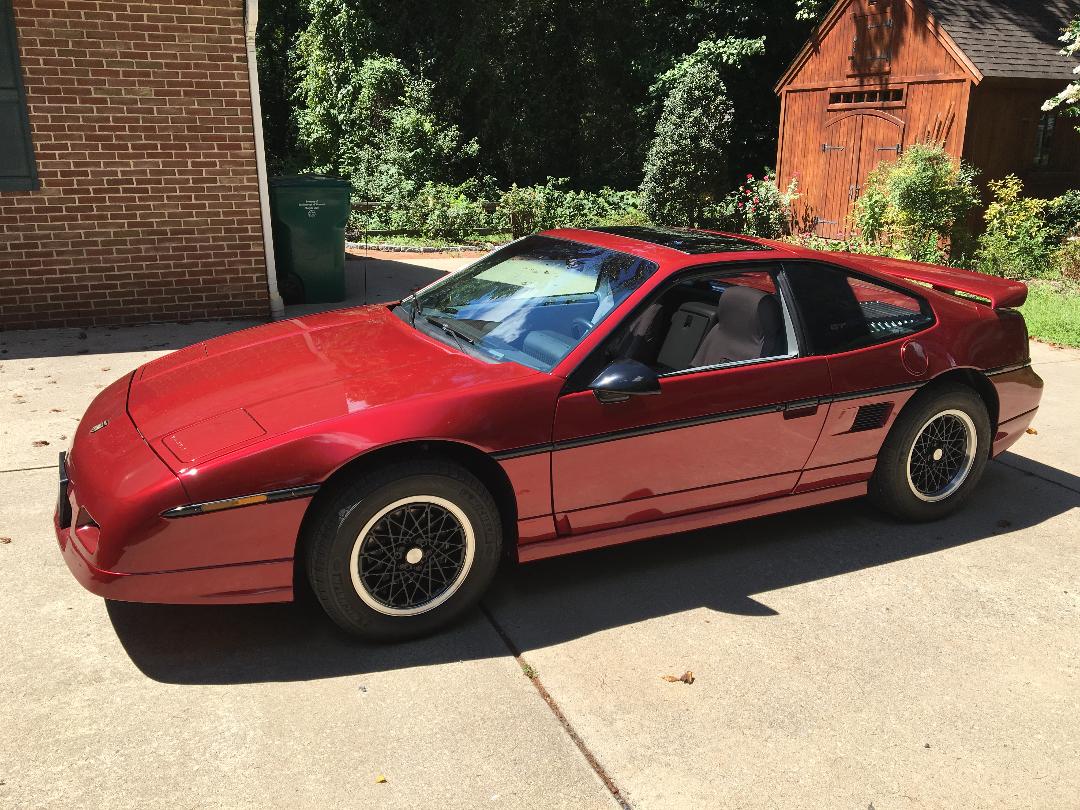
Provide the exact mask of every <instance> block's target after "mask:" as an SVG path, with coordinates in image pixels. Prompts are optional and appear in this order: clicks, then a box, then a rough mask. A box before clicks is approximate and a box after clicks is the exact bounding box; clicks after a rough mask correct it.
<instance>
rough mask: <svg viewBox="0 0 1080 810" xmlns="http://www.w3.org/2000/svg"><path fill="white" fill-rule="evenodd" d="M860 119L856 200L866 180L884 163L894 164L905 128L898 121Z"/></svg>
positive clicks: (864, 117)
mask: <svg viewBox="0 0 1080 810" xmlns="http://www.w3.org/2000/svg"><path fill="white" fill-rule="evenodd" d="M858 118H859V130H860V132H859V175H858V178H859V179H858V182H857V183H856V184H855V193H854V197H855V199H858V197H859V195H860V194H861V193H862V187H863V186H864V185H866V178H867V177H869V176H870V172H872V171H873V170H874V169H875V168H877V166H878V165H879V164H880V163H881V162H882V161H888V162H892V161H894V160H896V158H897V157H899V155H900V150H901V148H902V146H901V144H902V142H903V137H904V133H903V128H902V125H901V123H900V122H899V121H898V120H895V119H892V118H891V117H890V118H881V117H879V116H876V115H860V116H858Z"/></svg>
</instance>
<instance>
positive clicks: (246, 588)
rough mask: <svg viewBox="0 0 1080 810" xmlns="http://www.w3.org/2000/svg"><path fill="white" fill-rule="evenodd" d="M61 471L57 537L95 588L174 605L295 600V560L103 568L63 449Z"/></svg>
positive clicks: (110, 595) (121, 597) (76, 570)
mask: <svg viewBox="0 0 1080 810" xmlns="http://www.w3.org/2000/svg"><path fill="white" fill-rule="evenodd" d="M58 472H59V479H60V480H59V498H58V502H57V507H56V512H55V514H54V515H53V528H54V529H55V531H56V540H57V543H59V545H60V553H61V554H62V555H63V557H64V562H65V563H66V564H67V567H68V570H69V571H71V573H72V576H74V577H75V579H76V580H77V581H78V583H79V584H80V585H82V586H83V587H84V588H86V589H87V590H88V591H90V592H91V593H93V594H96V595H98V596H101V597H104V598H106V599H115V600H118V601H121V602H150V603H160V604H174V605H176V604H179V605H198V604H203V605H214V604H216V605H226V604H252V603H260V602H290V601H292V598H293V561H292V560H291V559H282V560H270V561H266V562H255V563H242V564H237V565H215V566H206V567H201V568H189V569H183V570H174V571H156V572H148V573H137V574H135V573H121V572H118V571H108V570H106V569H103V568H99V567H98V566H96V565H95V564H94V562H93V550H96V547H97V543H96V538H97V530H96V529H89V530H88V529H86V528H85V527H84V528H78V527H76V526H75V523H76V522H77V521H76V519H75V518H74V517H73V514H78V511H79V510H78V504H77V502H76V495H77V493H76V492H74V491H73V490H72V488H71V486H70V482H69V480H68V477H67V464H66V457H65V454H64V453H61V454H60V464H59V470H58ZM80 532H81V533H82V534H81V535H80ZM91 549H93V550H91Z"/></svg>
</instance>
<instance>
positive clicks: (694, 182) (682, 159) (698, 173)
mask: <svg viewBox="0 0 1080 810" xmlns="http://www.w3.org/2000/svg"><path fill="white" fill-rule="evenodd" d="M733 117H734V110H733V108H732V106H731V102H730V101H729V100H728V97H727V88H725V87H724V83H723V82H722V81H721V80H720V74H719V72H718V71H717V70H716V69H715V68H714V67H713V66H711V65H709V64H707V63H705V62H704V61H694V62H692V63H691V64H688V65H687V66H686V67H685V70H682V71H681V72H680V74H679V76H678V78H677V80H676V81H675V83H674V85H673V86H672V88H671V91H670V92H669V93H668V96H667V98H666V100H665V101H664V109H663V112H662V113H661V115H660V120H659V121H658V122H657V124H656V133H655V136H654V137H653V142H652V144H651V145H650V146H649V153H648V156H647V157H646V159H645V177H644V179H643V180H642V183H641V194H642V199H643V209H644V211H645V214H646V215H647V216H648V217H649V218H650V219H653V220H655V221H657V222H660V223H663V224H665V225H698V224H700V222H701V214H702V211H703V210H704V209H705V208H707V207H708V206H709V205H711V204H713V203H715V202H716V201H718V200H719V199H720V198H721V197H723V196H724V194H725V193H726V192H727V191H728V188H729V184H728V171H727V164H728V148H729V146H730V142H731V124H732V119H733Z"/></svg>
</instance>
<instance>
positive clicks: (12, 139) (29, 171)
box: [0, 0, 39, 191]
mask: <svg viewBox="0 0 1080 810" xmlns="http://www.w3.org/2000/svg"><path fill="white" fill-rule="evenodd" d="M0 144H2V146H0V191H32V190H34V189H36V188H38V187H39V184H38V176H37V162H36V161H35V160H34V144H33V142H32V141H31V140H30V119H29V117H28V116H27V113H26V92H25V91H24V90H23V84H22V74H21V72H20V71H19V46H18V44H17V40H16V38H15V17H14V15H13V14H12V12H11V0H0Z"/></svg>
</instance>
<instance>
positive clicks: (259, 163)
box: [244, 0, 285, 318]
mask: <svg viewBox="0 0 1080 810" xmlns="http://www.w3.org/2000/svg"><path fill="white" fill-rule="evenodd" d="M258 25H259V0H244V29H245V30H244V37H245V40H246V41H247V63H248V87H249V90H250V95H251V125H252V129H253V130H254V133H255V171H256V174H257V176H258V183H259V212H260V214H261V216H262V234H263V254H264V256H265V257H266V287H267V290H268V292H269V294H270V315H271V317H273V318H281V317H283V316H284V315H285V302H284V301H282V300H281V294H280V293H279V292H278V285H277V262H276V261H275V258H274V236H273V231H272V230H271V225H270V192H269V189H268V187H267V182H266V148H265V145H264V143H263V121H262V99H261V97H260V95H259V65H258V62H257V60H256V55H255V32H256V29H257V28H258Z"/></svg>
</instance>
